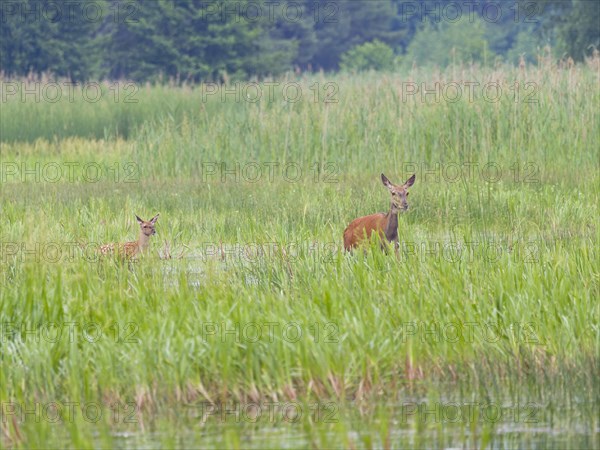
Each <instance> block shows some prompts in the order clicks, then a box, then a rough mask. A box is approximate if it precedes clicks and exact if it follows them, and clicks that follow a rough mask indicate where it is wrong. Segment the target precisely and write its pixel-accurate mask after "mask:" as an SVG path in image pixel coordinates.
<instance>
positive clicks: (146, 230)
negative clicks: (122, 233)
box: [98, 214, 159, 259]
mask: <svg viewBox="0 0 600 450" xmlns="http://www.w3.org/2000/svg"><path fill="white" fill-rule="evenodd" d="M158 216H159V214H157V215H156V216H154V217H153V218H152V219H150V220H148V221H146V220H142V219H140V218H139V217H138V216H135V217H136V219H137V221H138V223H139V224H140V237H139V239H138V240H137V241H132V242H125V243H111V244H105V245H101V246H100V248H99V249H98V250H99V251H100V254H102V255H105V256H108V255H116V256H118V257H120V258H126V259H131V258H135V257H136V256H137V255H139V254H140V253H143V252H144V251H145V250H146V248H147V247H148V243H149V241H150V236H152V235H153V234H156V230H155V229H154V225H155V224H156V221H157V220H158Z"/></svg>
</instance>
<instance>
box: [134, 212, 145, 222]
mask: <svg viewBox="0 0 600 450" xmlns="http://www.w3.org/2000/svg"><path fill="white" fill-rule="evenodd" d="M135 218H136V219H137V221H138V222H139V223H140V224H142V223H144V221H143V220H142V219H140V218H139V217H138V216H137V214H136V216H135Z"/></svg>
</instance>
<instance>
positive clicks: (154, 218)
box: [150, 213, 160, 225]
mask: <svg viewBox="0 0 600 450" xmlns="http://www.w3.org/2000/svg"><path fill="white" fill-rule="evenodd" d="M158 216H160V213H159V214H157V215H155V216H154V217H153V218H152V219H150V223H151V224H152V225H154V224H155V223H156V221H157V220H158Z"/></svg>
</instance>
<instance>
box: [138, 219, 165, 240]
mask: <svg viewBox="0 0 600 450" xmlns="http://www.w3.org/2000/svg"><path fill="white" fill-rule="evenodd" d="M159 215H160V214H157V215H155V216H154V217H153V218H152V219H150V220H148V221H145V220H142V219H140V218H139V217H138V216H137V215H136V216H135V218H136V219H137V221H138V223H139V224H140V229H141V231H142V234H143V235H144V236H148V237H150V236H152V235H153V234H156V230H155V229H154V224H156V221H157V220H158V216H159Z"/></svg>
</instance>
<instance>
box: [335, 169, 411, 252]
mask: <svg viewBox="0 0 600 450" xmlns="http://www.w3.org/2000/svg"><path fill="white" fill-rule="evenodd" d="M415 177H416V174H413V175H412V176H411V177H410V178H409V179H408V180H406V182H405V183H404V184H401V185H397V184H393V183H392V182H391V181H390V180H389V179H388V178H387V177H386V176H385V175H384V174H383V173H382V174H381V181H382V183H383V185H384V186H385V187H386V188H388V190H389V191H390V194H391V196H392V201H391V205H390V210H389V212H388V213H387V214H385V213H378V214H371V215H369V216H363V217H359V218H358V219H354V220H353V221H352V222H350V224H349V225H348V226H347V227H346V229H345V230H344V250H346V251H348V252H349V251H351V250H353V249H354V248H356V247H358V246H359V245H360V244H361V243H362V242H363V240H365V239H366V240H369V239H370V238H371V235H372V234H373V233H374V232H375V233H377V234H378V235H379V238H380V239H381V244H382V248H383V247H384V244H385V243H386V241H387V242H393V243H394V246H395V248H396V249H397V248H398V212H399V211H406V210H408V202H407V201H406V198H407V197H408V188H409V187H411V186H412V185H413V184H414V182H415ZM384 239H385V240H384Z"/></svg>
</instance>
